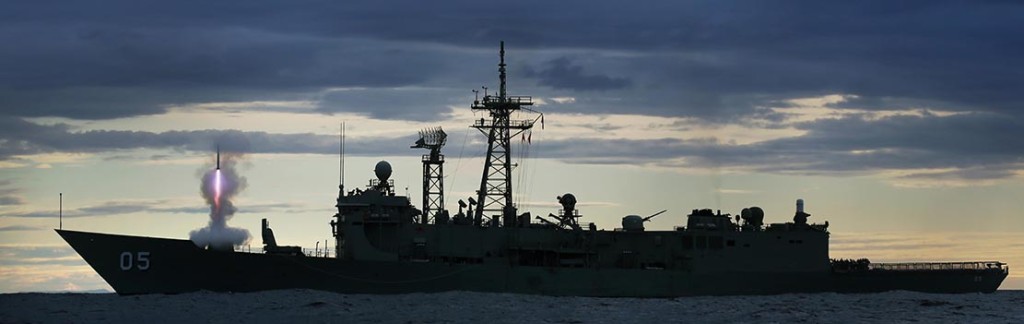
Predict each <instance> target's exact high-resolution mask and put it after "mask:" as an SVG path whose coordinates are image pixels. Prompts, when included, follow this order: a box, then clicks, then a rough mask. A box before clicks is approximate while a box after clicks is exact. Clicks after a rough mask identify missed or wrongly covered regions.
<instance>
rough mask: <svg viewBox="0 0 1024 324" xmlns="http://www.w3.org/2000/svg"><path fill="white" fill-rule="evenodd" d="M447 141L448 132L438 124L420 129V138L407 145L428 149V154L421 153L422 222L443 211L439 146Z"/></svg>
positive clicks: (442, 171) (441, 165) (441, 160)
mask: <svg viewBox="0 0 1024 324" xmlns="http://www.w3.org/2000/svg"><path fill="white" fill-rule="evenodd" d="M447 141H448V134H446V133H445V132H444V130H443V129H441V127H440V126H439V127H436V128H428V129H424V130H422V131H420V139H419V140H417V141H416V144H415V145H413V146H410V147H409V148H424V149H428V150H430V154H424V155H423V217H421V218H420V223H423V224H427V223H428V222H429V219H430V218H435V219H436V218H437V216H438V215H441V213H443V212H444V154H441V148H442V147H444V144H445V142H447Z"/></svg>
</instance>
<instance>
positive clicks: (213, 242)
mask: <svg viewBox="0 0 1024 324" xmlns="http://www.w3.org/2000/svg"><path fill="white" fill-rule="evenodd" d="M221 157H222V156H221V154H220V149H219V148H218V150H217V161H216V168H215V169H213V170H209V171H207V172H205V173H204V174H203V177H202V182H201V184H200V186H199V191H200V194H201V195H202V197H203V198H204V199H205V200H206V204H207V205H209V206H210V222H209V223H208V224H207V226H206V227H202V228H198V229H195V230H193V231H191V232H189V238H190V239H191V240H192V242H193V243H195V244H196V245H197V246H199V247H202V248H209V249H215V250H224V251H230V250H232V249H233V248H234V247H236V246H240V245H243V244H245V243H246V242H248V241H249V238H250V235H249V231H247V230H245V229H242V228H234V227H229V226H228V225H227V221H228V220H230V219H231V217H232V216H234V215H235V212H236V211H237V208H235V206H234V203H233V202H232V201H231V199H232V198H234V197H235V195H237V194H238V193H239V192H241V191H242V190H243V189H245V186H246V181H245V177H242V176H240V175H239V174H238V171H237V168H236V166H237V163H238V160H239V159H240V158H241V157H242V155H241V154H237V153H227V154H224V156H223V160H221Z"/></svg>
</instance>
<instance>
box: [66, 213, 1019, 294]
mask: <svg viewBox="0 0 1024 324" xmlns="http://www.w3.org/2000/svg"><path fill="white" fill-rule="evenodd" d="M57 232H58V233H59V234H60V235H61V237H63V238H64V239H65V240H66V241H67V242H68V243H69V244H70V245H71V246H72V247H73V248H74V249H75V250H76V251H77V252H78V253H79V254H80V255H81V256H82V258H84V259H85V260H86V262H87V263H88V264H89V265H90V266H92V268H93V269H95V270H96V272H97V273H99V275H100V276H101V277H103V279H104V280H106V281H107V283H109V284H110V286H111V287H112V288H114V290H115V291H116V292H117V293H119V294H147V293H184V292H192V291H199V290H208V291H223V292H249V291H261V290H275V289H314V290H325V291H334V292H340V293H366V294H397V293H413V292H441V291H453V290H463V291H481V292H511V293H524V294H541V295H555V296H595V297H675V296H690V295H747V294H780V293H812V292H879V291H888V290H911V291H924V292H939V293H965V292H992V291H995V290H996V289H997V288H998V287H999V284H1000V283H1001V282H1002V280H1003V279H1004V278H1005V277H1006V273H1005V271H972V272H962V271H961V272H956V271H946V272H943V271H938V272H935V271H933V272H860V273H845V274H837V273H832V272H824V273H803V272H793V273H781V272H778V273H751V272H716V273H694V272H689V271H678V270H658V269H593V268H557V267H556V268H552V267H529V266H510V265H509V264H508V263H503V262H484V263H479V264H457V263H440V262H377V261H343V260H339V259H334V258H316V257H303V256H286V255H272V254H258V253H242V252H224V251H213V250H205V249H200V248H198V247H196V246H195V245H194V244H193V243H192V242H191V241H187V240H177V239H164V238H151V237H138V236H125V235H111V234H100V233H88V232H78V231H66V230H58V231H57Z"/></svg>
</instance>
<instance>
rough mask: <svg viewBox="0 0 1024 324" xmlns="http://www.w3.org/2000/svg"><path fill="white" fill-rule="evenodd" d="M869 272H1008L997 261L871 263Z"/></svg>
mask: <svg viewBox="0 0 1024 324" xmlns="http://www.w3.org/2000/svg"><path fill="white" fill-rule="evenodd" d="M868 269H871V270H883V271H927V270H990V269H991V270H1002V271H1004V272H1005V271H1009V266H1008V265H1007V264H1005V263H1002V262H999V261H970V262H913V263H871V264H869V265H868Z"/></svg>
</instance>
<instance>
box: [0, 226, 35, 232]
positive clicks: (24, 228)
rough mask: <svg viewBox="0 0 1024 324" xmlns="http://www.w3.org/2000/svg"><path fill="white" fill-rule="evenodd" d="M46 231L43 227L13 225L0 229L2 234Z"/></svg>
mask: <svg viewBox="0 0 1024 324" xmlns="http://www.w3.org/2000/svg"><path fill="white" fill-rule="evenodd" d="M41 230H44V228H42V227H35V226H23V225H11V226H4V227H0V232H19V231H41Z"/></svg>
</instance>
